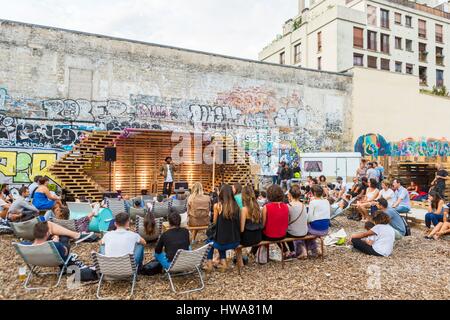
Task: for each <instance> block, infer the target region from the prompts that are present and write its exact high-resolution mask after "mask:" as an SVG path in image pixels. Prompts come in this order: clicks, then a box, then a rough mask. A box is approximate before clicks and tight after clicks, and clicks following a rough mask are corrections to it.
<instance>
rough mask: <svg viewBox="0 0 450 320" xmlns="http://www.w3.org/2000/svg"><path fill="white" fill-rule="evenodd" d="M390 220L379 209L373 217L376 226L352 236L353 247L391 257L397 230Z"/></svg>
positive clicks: (363, 251)
mask: <svg viewBox="0 0 450 320" xmlns="http://www.w3.org/2000/svg"><path fill="white" fill-rule="evenodd" d="M390 221H391V219H390V218H389V216H388V215H387V214H386V213H384V212H383V211H377V212H376V213H375V215H374V217H373V223H374V224H375V226H374V227H373V228H372V229H371V230H369V231H366V232H362V233H358V234H354V235H352V236H351V237H350V241H351V243H352V245H353V247H354V248H355V249H357V250H359V251H361V252H362V253H365V254H367V255H372V256H377V257H389V256H390V255H391V254H392V251H393V250H394V243H395V231H394V229H393V228H392V227H391V226H390Z"/></svg>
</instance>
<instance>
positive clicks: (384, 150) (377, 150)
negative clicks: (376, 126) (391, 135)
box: [355, 133, 391, 157]
mask: <svg viewBox="0 0 450 320" xmlns="http://www.w3.org/2000/svg"><path fill="white" fill-rule="evenodd" d="M355 152H359V153H361V154H362V155H363V156H372V157H378V156H388V155H390V154H391V146H390V144H389V143H388V142H387V141H386V139H385V138H384V137H383V136H382V135H380V134H372V133H370V134H366V135H364V136H361V137H359V139H358V140H357V141H356V144H355Z"/></svg>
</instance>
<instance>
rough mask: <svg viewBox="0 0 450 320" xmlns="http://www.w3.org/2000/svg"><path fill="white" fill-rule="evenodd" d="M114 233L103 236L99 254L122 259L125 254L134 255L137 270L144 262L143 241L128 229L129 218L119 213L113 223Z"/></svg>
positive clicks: (123, 213)
mask: <svg viewBox="0 0 450 320" xmlns="http://www.w3.org/2000/svg"><path fill="white" fill-rule="evenodd" d="M114 224H115V226H116V228H117V229H116V230H115V231H110V232H108V233H106V234H105V235H104V236H103V239H102V240H101V244H102V246H101V247H100V253H101V254H103V255H105V256H107V257H122V256H124V255H126V254H134V259H135V261H136V264H137V266H138V267H139V268H141V267H142V263H143V262H144V246H145V245H146V242H145V240H144V239H143V238H142V237H141V236H140V235H138V234H137V233H135V232H132V231H129V229H130V216H129V215H128V214H127V213H125V212H122V213H119V214H118V215H117V216H116V218H115V222H114Z"/></svg>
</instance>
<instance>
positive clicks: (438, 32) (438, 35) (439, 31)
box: [436, 24, 444, 43]
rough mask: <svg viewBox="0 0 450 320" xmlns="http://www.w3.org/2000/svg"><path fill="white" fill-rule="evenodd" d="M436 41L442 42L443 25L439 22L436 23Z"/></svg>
mask: <svg viewBox="0 0 450 320" xmlns="http://www.w3.org/2000/svg"><path fill="white" fill-rule="evenodd" d="M436 42H439V43H443V42H444V36H443V27H442V25H440V24H437V25H436Z"/></svg>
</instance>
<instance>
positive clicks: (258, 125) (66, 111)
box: [0, 86, 346, 181]
mask: <svg viewBox="0 0 450 320" xmlns="http://www.w3.org/2000/svg"><path fill="white" fill-rule="evenodd" d="M329 99H331V100H329ZM345 99H346V97H345V96H342V97H341V96H330V97H329V98H326V99H315V98H314V99H313V100H312V102H313V104H314V106H311V105H310V104H309V103H306V102H305V98H304V96H303V95H302V94H301V93H300V92H296V91H292V90H289V91H281V92H280V91H276V90H274V89H272V88H268V87H264V86H249V87H239V86H236V87H233V88H232V89H230V90H228V91H226V90H225V91H221V92H218V93H217V94H213V95H212V97H211V98H210V99H209V100H207V101H205V100H202V99H181V98H166V97H160V96H149V95H144V94H131V95H130V96H129V99H128V100H118V99H114V100H113V99H110V100H105V101H95V100H93V101H89V100H85V99H54V98H47V99H42V100H40V99H34V98H32V97H31V98H19V99H16V98H14V97H11V96H10V95H9V94H8V91H7V90H6V89H4V88H0V148H3V149H6V148H8V151H9V148H20V149H25V150H30V152H31V151H32V152H31V153H30V154H32V153H34V152H36V154H39V152H40V151H54V152H64V151H69V150H71V149H72V148H73V146H74V145H76V144H77V143H78V142H79V141H80V140H81V139H83V138H84V136H85V134H86V131H92V130H117V131H120V130H125V129H127V128H138V129H153V130H168V131H172V130H186V131H192V130H193V129H195V130H203V131H208V132H210V133H211V134H217V133H220V134H230V133H231V134H232V135H233V136H234V137H235V139H236V140H237V141H238V142H239V143H240V145H241V146H242V147H243V148H244V149H245V150H246V151H247V153H248V154H249V155H250V156H251V158H252V159H253V161H255V162H257V163H259V164H261V167H262V174H268V175H269V174H271V173H272V172H273V171H274V169H276V166H277V163H278V161H279V159H280V157H283V156H285V158H287V159H298V157H299V154H300V152H309V151H321V150H324V149H325V148H329V147H330V146H332V145H333V139H332V138H330V137H335V138H336V139H339V138H340V136H341V135H342V133H343V128H344V125H343V121H344V119H343V114H344V106H345ZM327 104H328V105H327ZM37 119H39V120H37ZM280 129H281V130H280ZM285 129H287V131H286V130H285ZM8 159H9V158H8ZM11 159H12V158H11ZM11 159H9V162H8V163H12V162H11V161H12V160H11ZM15 159H16V160H15V161H16V162H17V161H18V160H17V159H18V158H17V157H16V158H15ZM33 159H34V158H33V157H31V162H33V161H34V160H33ZM19 160H20V161H22V162H23V163H25V162H30V160H29V158H26V156H25V155H22V156H20V157H19ZM5 166H6V164H5ZM22 167H25V165H23V166H22ZM32 168H33V167H32ZM2 170H3V171H4V172H7V173H9V174H11V172H9V171H8V169H6V167H4V168H2ZM23 170H25V169H23ZM23 170H22V169H21V170H19V171H20V172H19V171H18V172H17V176H18V177H17V178H16V180H17V181H19V180H21V181H22V180H26V176H27V174H28V175H29V172H28V171H26V170H25V171H26V172H25V171H23ZM22 171H23V172H22Z"/></svg>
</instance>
